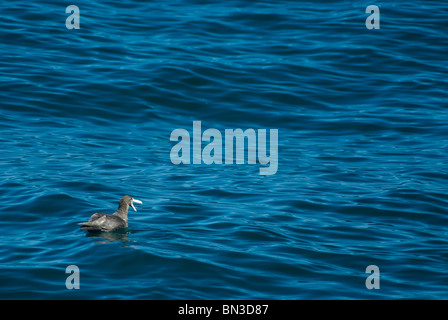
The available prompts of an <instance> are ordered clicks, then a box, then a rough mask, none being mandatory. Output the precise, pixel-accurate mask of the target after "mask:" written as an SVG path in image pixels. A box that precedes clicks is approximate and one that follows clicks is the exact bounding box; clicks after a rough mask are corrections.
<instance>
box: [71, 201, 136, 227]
mask: <svg viewBox="0 0 448 320" xmlns="http://www.w3.org/2000/svg"><path fill="white" fill-rule="evenodd" d="M134 203H139V204H142V202H141V201H140V200H137V199H134V198H132V197H131V196H128V195H126V196H124V197H123V198H121V200H120V205H119V206H118V209H117V211H115V212H114V213H113V214H105V213H99V212H97V213H94V214H93V215H92V216H91V217H90V220H89V221H87V222H81V223H78V224H79V225H81V229H83V230H87V231H89V232H100V231H113V230H118V229H122V228H127V227H128V210H129V206H131V207H132V209H134V211H137V209H135V207H134Z"/></svg>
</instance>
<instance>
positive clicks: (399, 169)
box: [0, 0, 448, 299]
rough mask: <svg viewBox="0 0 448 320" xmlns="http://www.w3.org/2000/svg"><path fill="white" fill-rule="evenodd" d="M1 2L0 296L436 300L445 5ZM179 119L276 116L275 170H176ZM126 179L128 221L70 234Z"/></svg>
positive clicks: (445, 259)
mask: <svg viewBox="0 0 448 320" xmlns="http://www.w3.org/2000/svg"><path fill="white" fill-rule="evenodd" d="M69 4H74V5H77V6H78V7H79V10H80V28H79V29H71V30H68V29H67V28H66V25H65V22H66V19H67V17H69V15H70V14H67V13H66V12H65V10H66V7H67V6H68V5H69ZM369 5H377V6H378V7H379V8H380V29H373V30H368V29H367V28H366V25H365V21H366V18H367V17H368V16H369V14H366V13H365V10H366V7H367V6H369ZM0 17H1V19H0V40H1V41H0V57H1V58H0V110H1V116H0V148H1V149H0V150H1V157H0V170H1V173H2V174H1V176H0V200H1V209H0V244H1V245H0V298H1V299H80V298H81V299H446V298H447V297H448V275H447V271H448V268H447V267H448V229H447V226H448V194H447V190H448V187H447V185H448V167H447V164H448V99H447V98H448V95H447V85H448V81H447V78H448V67H447V66H448V58H447V52H448V37H447V32H446V31H447V30H448V19H447V17H448V6H447V4H446V3H445V2H443V1H422V0H418V1H377V2H372V1H348V0H342V1H320V2H318V3H317V2H314V1H313V2H312V1H267V0H265V1H256V2H255V1H243V0H230V1H220V2H217V1H199V0H198V1H182V0H168V1H160V2H159V1H156V2H150V1H137V0H130V1H119V0H109V1H101V2H98V1H96V2H93V1H85V0H77V1H74V2H73V3H68V2H64V1H43V0H37V1H32V2H30V1H24V0H12V1H3V2H2V3H1V4H0ZM193 121H201V123H202V130H203V131H204V130H206V129H209V128H215V129H217V130H219V131H220V132H222V133H224V132H225V129H228V128H230V129H236V128H241V129H242V130H246V129H248V128H253V129H254V130H260V129H267V130H269V129H278V171H277V172H276V173H275V174H272V175H260V174H259V168H260V167H261V165H260V164H259V163H257V164H247V163H246V164H238V165H237V164H211V165H205V164H181V165H174V164H173V163H172V162H171V160H170V151H171V149H172V147H173V146H174V145H175V144H176V142H172V141H170V134H171V132H172V131H173V130H175V129H177V128H183V129H186V130H188V131H189V132H190V135H191V134H192V125H193ZM205 145H206V143H205V142H203V146H205ZM246 162H247V161H246ZM125 194H129V195H132V196H133V197H135V198H137V199H140V200H142V201H143V204H142V205H138V207H137V209H138V212H133V211H131V212H130V215H129V228H128V229H126V230H123V231H121V232H113V233H100V234H96V235H92V234H87V233H86V232H85V231H82V230H80V229H79V226H78V225H77V223H78V222H82V221H86V220H87V219H88V218H89V217H90V215H91V214H93V213H94V212H98V211H100V212H106V213H112V212H114V211H115V209H116V208H117V206H118V201H119V199H120V198H121V197H122V196H123V195H125ZM69 265H76V266H78V267H79V270H80V273H79V275H80V278H79V284H80V288H79V289H72V290H69V289H67V287H66V279H67V277H68V276H69V274H66V273H65V271H66V267H67V266H69ZM369 265H375V266H377V267H378V269H379V270H380V274H379V279H380V282H379V284H380V288H379V289H371V290H369V289H367V288H366V279H367V277H368V276H369V275H370V274H369V273H366V268H367V266H369Z"/></svg>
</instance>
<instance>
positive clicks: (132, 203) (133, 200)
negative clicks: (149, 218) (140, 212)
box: [131, 198, 143, 212]
mask: <svg viewBox="0 0 448 320" xmlns="http://www.w3.org/2000/svg"><path fill="white" fill-rule="evenodd" d="M134 202H135V203H139V204H142V203H143V202H141V201H140V200H137V199H134V198H132V202H131V207H132V209H134V211H135V212H137V209H135V207H134Z"/></svg>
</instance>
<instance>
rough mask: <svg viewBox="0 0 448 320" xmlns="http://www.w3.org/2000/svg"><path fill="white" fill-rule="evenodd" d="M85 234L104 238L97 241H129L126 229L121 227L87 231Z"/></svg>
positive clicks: (90, 236)
mask: <svg viewBox="0 0 448 320" xmlns="http://www.w3.org/2000/svg"><path fill="white" fill-rule="evenodd" d="M86 236H87V237H89V238H95V239H98V240H104V241H99V242H98V243H108V242H112V241H121V242H129V238H128V230H127V229H121V230H117V231H112V232H88V233H87V234H86Z"/></svg>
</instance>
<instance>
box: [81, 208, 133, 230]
mask: <svg viewBox="0 0 448 320" xmlns="http://www.w3.org/2000/svg"><path fill="white" fill-rule="evenodd" d="M79 224H80V225H81V229H83V230H87V231H113V230H117V229H121V228H126V227H127V226H128V224H127V221H125V220H123V219H122V218H120V217H119V216H117V215H114V214H105V213H99V212H97V213H94V214H93V215H92V216H91V217H90V220H89V221H87V222H82V223H79Z"/></svg>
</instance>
